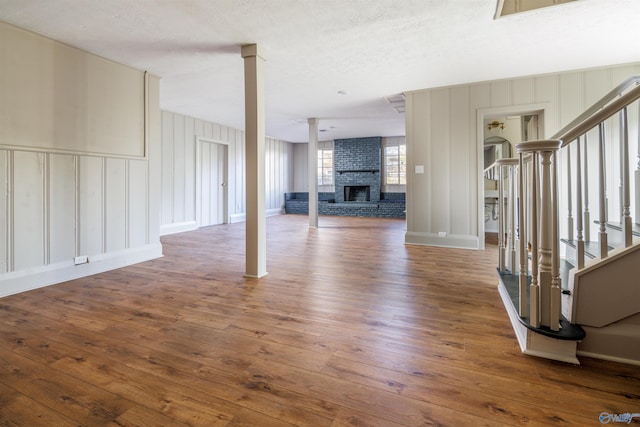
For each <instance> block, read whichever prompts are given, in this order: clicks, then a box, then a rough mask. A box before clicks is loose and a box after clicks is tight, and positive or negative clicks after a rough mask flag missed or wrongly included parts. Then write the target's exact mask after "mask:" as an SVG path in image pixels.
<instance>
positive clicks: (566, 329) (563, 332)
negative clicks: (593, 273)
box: [498, 262, 585, 341]
mask: <svg viewBox="0 0 640 427" xmlns="http://www.w3.org/2000/svg"><path fill="white" fill-rule="evenodd" d="M567 266H571V264H570V263H568V262H565V266H564V268H565V269H566V268H567ZM561 268H562V266H561ZM566 274H567V277H568V269H567V270H566ZM498 276H499V277H500V280H501V281H502V284H503V285H504V287H505V289H506V290H507V292H508V293H509V297H510V298H511V302H512V304H513V306H514V307H515V308H517V307H519V299H520V291H519V287H520V284H519V278H518V275H517V274H511V272H509V271H505V272H504V273H501V272H500V271H499V270H498ZM561 277H562V271H561ZM562 282H563V283H562V286H563V287H564V286H566V281H565V280H564V279H563V280H562ZM530 284H531V276H527V285H530ZM526 298H527V301H529V286H527V297H526ZM527 311H528V309H527ZM519 320H520V323H522V324H523V325H524V326H526V327H527V329H530V330H532V331H535V332H537V333H540V334H542V335H544V336H547V337H550V338H556V339H560V340H569V341H580V340H582V339H584V337H585V332H584V329H582V327H581V326H580V325H575V324H572V323H570V322H569V321H568V320H567V319H566V318H565V317H564V316H561V319H560V330H559V331H552V330H551V329H549V328H548V327H546V326H541V327H535V326H533V325H531V324H530V323H529V317H528V316H525V317H520V318H519Z"/></svg>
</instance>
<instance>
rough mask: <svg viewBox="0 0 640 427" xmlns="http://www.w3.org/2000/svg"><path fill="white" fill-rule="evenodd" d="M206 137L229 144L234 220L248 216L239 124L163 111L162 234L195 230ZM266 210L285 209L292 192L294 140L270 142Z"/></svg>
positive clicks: (270, 211)
mask: <svg viewBox="0 0 640 427" xmlns="http://www.w3.org/2000/svg"><path fill="white" fill-rule="evenodd" d="M197 138H206V139H207V140H209V141H217V142H219V143H222V144H225V145H228V168H229V169H228V173H229V182H228V183H227V184H228V197H229V200H228V206H229V215H230V220H231V222H234V221H241V220H243V219H244V215H245V182H244V176H245V139H244V138H245V135H244V132H243V131H241V130H238V129H233V128H229V127H226V126H222V125H219V124H216V123H211V122H207V121H204V120H200V119H195V118H193V117H188V116H184V115H182V114H177V113H172V112H169V111H163V112H162V180H161V186H162V189H161V216H160V221H161V234H169V233H176V232H181V231H186V230H193V229H195V228H197V227H198V224H197V218H196V216H197V214H196V205H197V200H196V144H197ZM265 144H266V145H265V175H266V182H265V192H266V196H265V204H266V209H267V214H276V213H280V212H281V210H282V207H283V205H284V193H286V192H290V191H293V190H292V189H293V180H294V177H293V162H294V149H293V145H294V144H291V143H288V142H284V141H279V140H276V139H273V138H266V141H265Z"/></svg>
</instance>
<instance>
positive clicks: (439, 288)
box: [0, 215, 640, 427]
mask: <svg viewBox="0 0 640 427" xmlns="http://www.w3.org/2000/svg"><path fill="white" fill-rule="evenodd" d="M267 224H268V265H267V267H268V268H267V269H268V271H269V275H268V276H266V277H265V278H263V279H261V280H255V279H245V278H243V272H244V258H243V253H244V249H243V248H244V224H243V223H238V224H231V225H224V226H215V227H209V228H205V229H201V230H198V231H195V232H188V233H182V234H178V235H172V236H166V237H164V238H163V239H162V241H163V244H164V253H165V257H164V258H161V259H157V260H154V261H151V262H146V263H142V264H138V265H135V266H131V267H127V268H123V269H120V270H115V271H111V272H107V273H104V274H99V275H96V276H92V277H87V278H84V279H80V280H75V281H71V282H67V283H62V284H59V285H55V286H50V287H47V288H43V289H39V290H35V291H31V292H26V293H22V294H19V295H14V296H10V297H6V298H3V299H0V424H1V425H20V426H72V425H74V426H75V425H86V426H161V425H166V426H184V425H194V426H287V425H305V426H314V427H316V426H334V427H336V426H396V425H398V426H423V425H442V426H482V425H489V426H494V425H523V424H526V425H535V426H538V425H539V426H548V425H576V426H588V425H598V424H599V421H598V417H599V415H600V414H601V413H602V412H608V413H612V414H622V413H640V368H638V367H637V366H635V367H634V366H627V365H620V364H615V363H610V362H604V361H599V360H594V359H585V358H582V359H581V362H582V365H581V366H572V365H567V364H563V363H559V362H553V361H548V360H543V359H537V358H533V357H529V356H525V355H522V354H521V353H520V351H519V347H518V344H517V341H516V338H515V336H514V334H513V331H512V329H511V326H510V323H509V320H508V317H507V313H506V311H505V309H504V307H503V306H502V303H501V301H500V297H499V295H498V291H497V283H498V279H497V276H496V273H495V265H496V259H497V258H496V252H497V250H496V248H495V247H489V248H488V249H487V250H486V251H469V250H457V249H446V248H433V247H421V246H405V245H404V244H403V237H404V236H403V234H404V222H403V221H399V220H385V219H363V218H336V217H321V218H320V228H319V229H317V230H310V229H308V225H307V217H305V216H295V215H288V216H278V217H271V218H269V219H268V221H267ZM634 422H635V423H640V418H635V419H634Z"/></svg>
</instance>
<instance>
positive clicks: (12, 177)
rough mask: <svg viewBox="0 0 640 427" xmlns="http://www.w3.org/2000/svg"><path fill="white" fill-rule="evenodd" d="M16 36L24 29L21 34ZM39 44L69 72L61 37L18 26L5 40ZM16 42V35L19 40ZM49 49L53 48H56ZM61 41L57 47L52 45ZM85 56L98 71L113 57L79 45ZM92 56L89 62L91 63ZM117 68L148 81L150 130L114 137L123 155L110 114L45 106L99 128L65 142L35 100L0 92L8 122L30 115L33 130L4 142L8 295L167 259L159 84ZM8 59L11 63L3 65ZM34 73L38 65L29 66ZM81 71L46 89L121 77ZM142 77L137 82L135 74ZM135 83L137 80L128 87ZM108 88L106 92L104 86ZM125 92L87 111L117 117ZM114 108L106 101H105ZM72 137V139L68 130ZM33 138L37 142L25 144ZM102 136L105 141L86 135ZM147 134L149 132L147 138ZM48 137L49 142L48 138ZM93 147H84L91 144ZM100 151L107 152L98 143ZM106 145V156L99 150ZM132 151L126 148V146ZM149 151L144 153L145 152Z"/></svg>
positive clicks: (1, 272) (2, 82) (78, 87)
mask: <svg viewBox="0 0 640 427" xmlns="http://www.w3.org/2000/svg"><path fill="white" fill-rule="evenodd" d="M16 34H17V35H16ZM21 37H25V38H27V39H28V40H30V41H33V40H34V39H36V44H38V43H37V39H41V40H42V41H43V42H42V43H41V45H43V46H45V49H47V55H48V56H47V57H48V60H49V61H52V62H55V63H56V64H58V66H60V67H62V69H66V67H68V66H69V63H68V61H69V60H70V59H69V57H68V52H66V51H65V50H64V49H62V50H60V49H57V48H56V45H59V44H57V42H53V41H52V40H49V39H46V38H44V37H41V36H36V35H34V34H31V33H26V32H22V31H19V32H17V33H12V38H10V39H3V40H2V48H3V49H0V50H2V51H3V52H4V51H5V50H7V49H9V50H11V49H15V48H16V47H15V46H14V45H13V44H12V43H14V44H16V45H17V46H19V45H20V38H21ZM16 38H17V39H16ZM47 46H48V47H47ZM52 46H53V47H52ZM83 56H86V57H87V58H91V61H92V63H93V66H94V67H100V64H101V63H103V62H104V61H100V60H97V59H96V57H95V56H94V55H92V54H89V53H83V52H82V51H78V50H74V55H73V58H72V59H71V61H76V60H78V58H80V59H82V57H83ZM31 57H32V59H33V61H35V63H30V62H29V61H26V62H25V61H23V62H20V63H12V67H17V68H20V67H23V68H30V67H33V66H37V65H38V63H39V62H40V59H39V58H38V57H37V55H32V56H31ZM87 60H89V59H87ZM105 63H107V64H108V66H107V68H108V69H109V70H112V69H113V68H114V67H115V68H116V69H118V68H123V69H125V73H124V74H126V77H125V80H126V82H125V86H127V85H128V84H129V83H130V82H131V75H132V74H133V75H134V76H135V75H137V79H140V80H141V81H143V88H144V90H143V92H142V93H138V96H139V97H140V99H137V102H136V104H137V105H139V106H141V108H142V109H143V111H137V112H136V114H135V115H136V117H138V118H139V117H143V118H144V117H146V118H147V119H146V122H144V121H143V123H142V125H141V126H142V127H143V129H144V131H143V132H139V131H138V126H132V131H131V132H126V131H123V132H121V133H118V135H117V138H118V141H117V142H114V144H113V147H114V152H109V147H110V144H108V143H105V141H108V140H109V138H110V137H115V136H114V135H115V134H114V133H113V132H112V130H111V129H110V127H111V125H109V123H110V122H109V120H93V121H92V123H91V124H89V123H88V121H89V118H86V117H84V116H82V115H77V116H76V115H71V116H69V115H68V114H66V113H65V114H60V113H59V111H57V110H59V109H61V108H65V107H64V105H62V104H61V103H60V102H55V103H51V104H48V106H45V105H41V106H40V107H41V108H45V107H46V108H49V109H50V110H48V111H46V112H45V114H44V117H55V118H56V120H55V122H54V123H53V126H54V128H56V129H62V130H65V129H76V128H82V127H83V126H88V127H91V129H92V130H91V132H90V133H88V134H84V133H73V132H72V134H73V135H74V136H70V137H73V138H76V140H74V141H65V143H64V144H62V143H59V142H58V139H57V138H58V137H57V136H56V134H55V132H54V133H51V132H47V129H50V128H51V126H52V123H50V122H46V123H43V122H42V120H41V119H42V117H41V115H40V112H39V111H35V112H34V111H32V110H31V106H30V104H28V103H27V104H24V105H21V104H15V103H13V104H11V108H7V103H10V102H13V101H11V99H13V98H12V97H0V105H2V107H3V108H2V109H0V110H1V111H3V112H4V113H3V114H5V115H6V117H4V120H6V121H8V122H11V120H12V117H14V116H15V117H17V118H19V119H20V120H22V121H24V120H25V118H26V117H30V123H29V127H30V129H29V131H28V132H25V134H24V135H25V138H24V139H22V134H21V133H20V132H19V129H18V128H15V129H13V130H12V132H9V133H4V134H3V138H5V139H4V140H2V142H1V143H0V296H5V295H9V294H13V293H17V292H21V291H25V290H28V289H34V288H38V287H41V286H46V285H49V284H53V283H58V282H62V281H66V280H70V279H73V278H77V277H82V276H86V275H90V274H94V273H98V272H101V271H106V270H109V269H112V268H118V267H121V266H125V265H129V264H133V263H136V262H140V261H144V260H148V259H151V258H155V257H158V256H161V255H162V246H161V244H160V240H159V233H158V230H159V224H158V222H157V219H156V218H157V216H158V215H157V213H158V209H159V198H158V197H157V196H158V195H159V192H157V191H156V185H155V183H156V182H157V181H158V180H159V168H158V166H159V160H160V156H159V154H160V153H159V152H158V151H157V149H158V148H159V141H160V133H159V130H160V110H159V80H158V79H157V78H155V77H152V76H148V75H145V73H144V72H142V71H136V70H132V69H130V68H128V67H124V66H121V65H117V64H113V63H111V62H108V61H107V62H105ZM3 64H4V62H3ZM24 71H25V73H26V74H28V73H29V70H24ZM77 71H78V70H76V74H74V76H75V77H76V78H70V79H43V80H42V81H41V82H40V85H41V86H40V89H41V90H42V91H43V92H45V93H50V92H51V91H53V88H52V87H50V86H51V85H56V87H55V90H56V91H58V93H65V92H67V90H68V91H69V92H70V93H74V94H76V95H77V96H78V97H81V94H82V93H84V92H87V93H88V92H92V91H93V89H94V88H99V87H103V86H104V85H107V86H118V81H119V80H118V79H119V78H120V77H118V76H119V75H120V73H115V74H113V75H110V76H108V74H109V73H104V72H103V71H104V70H96V69H95V68H94V69H93V71H92V73H93V74H92V75H93V76H96V75H98V76H102V77H101V78H102V79H108V80H109V81H107V82H105V81H101V79H97V80H96V79H82V78H77V77H78V73H77ZM11 74H12V75H20V74H21V70H20V69H15V68H11ZM135 79H136V78H134V80H135ZM127 87H128V86H127ZM14 89H15V88H14V87H13V86H12V82H11V80H10V79H9V80H6V79H0V93H4V94H6V93H11V92H12V91H13V90H14ZM98 92H100V91H98ZM121 95H122V92H121V91H119V90H115V91H113V92H109V93H103V96H105V97H108V99H94V98H91V97H88V98H87V99H86V100H85V101H84V102H87V103H88V104H89V105H87V108H89V110H90V111H92V114H97V115H109V114H110V111H108V110H110V109H111V108H113V106H117V105H120V104H127V103H128V102H129V101H130V100H131V96H132V95H131V94H130V93H127V94H126V95H123V96H121ZM105 106H107V107H108V108H107V107H105ZM62 133H63V134H65V135H70V134H68V133H65V131H62ZM33 135H39V137H38V141H32V142H25V141H28V140H29V138H32V137H33ZM91 135H99V138H98V139H99V142H96V141H93V140H91V141H90V140H86V141H84V140H83V138H92V137H91ZM145 135H146V136H145ZM45 137H46V138H49V139H47V140H42V138H45ZM125 145H130V146H132V147H139V148H140V147H142V148H141V151H140V152H139V153H137V154H135V155H123V151H122V150H121V148H122V147H123V146H125ZM83 147H84V148H86V150H85V149H83ZM96 147H99V148H96ZM96 150H99V151H103V153H102V154H100V153H96V152H95V151H96ZM125 151H126V150H125ZM138 154H142V155H138ZM80 255H86V256H88V258H89V263H88V264H82V265H78V266H76V265H75V264H74V257H76V256H80Z"/></svg>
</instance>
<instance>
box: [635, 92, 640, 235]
mask: <svg viewBox="0 0 640 427" xmlns="http://www.w3.org/2000/svg"><path fill="white" fill-rule="evenodd" d="M637 126H638V164H637V165H636V171H635V175H636V186H635V188H636V194H635V200H636V224H640V105H639V106H638V123H637Z"/></svg>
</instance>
